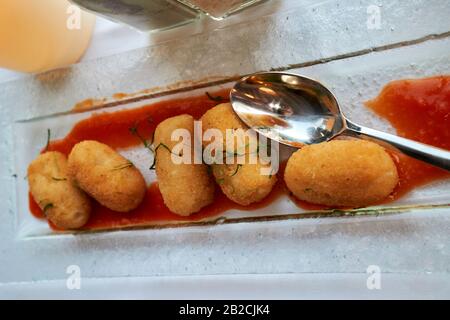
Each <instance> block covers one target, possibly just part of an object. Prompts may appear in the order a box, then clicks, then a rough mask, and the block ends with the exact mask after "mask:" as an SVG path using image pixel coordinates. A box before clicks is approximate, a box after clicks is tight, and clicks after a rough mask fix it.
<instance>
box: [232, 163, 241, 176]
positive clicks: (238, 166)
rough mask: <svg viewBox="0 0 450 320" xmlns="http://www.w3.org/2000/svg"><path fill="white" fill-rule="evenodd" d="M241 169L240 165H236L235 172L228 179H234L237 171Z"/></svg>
mask: <svg viewBox="0 0 450 320" xmlns="http://www.w3.org/2000/svg"><path fill="white" fill-rule="evenodd" d="M241 168H242V164H238V165H237V167H236V170H235V171H234V172H233V174H232V175H231V176H230V177H234V176H235V175H237V173H238V171H239V169H241Z"/></svg>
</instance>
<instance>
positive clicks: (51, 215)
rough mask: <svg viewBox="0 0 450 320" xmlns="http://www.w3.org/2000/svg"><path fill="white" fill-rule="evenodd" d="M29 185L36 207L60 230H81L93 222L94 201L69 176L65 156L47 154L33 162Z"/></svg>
mask: <svg viewBox="0 0 450 320" xmlns="http://www.w3.org/2000/svg"><path fill="white" fill-rule="evenodd" d="M28 184H29V186H30V192H31V194H32V196H33V198H34V200H35V201H36V203H37V204H38V205H39V207H40V208H41V209H42V210H43V212H44V214H45V216H46V217H47V218H48V219H49V220H50V221H51V222H52V223H53V224H54V225H55V226H57V227H58V228H61V229H78V228H81V227H82V226H84V225H85V224H86V223H87V221H88V220H89V216H90V214H91V204H90V200H89V198H88V196H87V195H86V194H85V193H84V192H83V191H82V190H80V189H79V188H78V187H77V186H76V185H75V183H74V182H73V181H72V179H71V178H70V176H69V175H68V170H67V159H66V156H65V155H63V154H62V153H60V152H46V153H44V154H41V155H39V156H38V157H37V158H36V159H35V160H34V161H33V162H31V164H30V165H29V167H28Z"/></svg>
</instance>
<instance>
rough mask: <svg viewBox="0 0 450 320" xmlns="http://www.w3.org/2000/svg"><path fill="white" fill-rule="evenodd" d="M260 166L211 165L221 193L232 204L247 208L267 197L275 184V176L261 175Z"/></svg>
mask: <svg viewBox="0 0 450 320" xmlns="http://www.w3.org/2000/svg"><path fill="white" fill-rule="evenodd" d="M263 167H264V166H263V165H262V164H259V163H257V164H244V165H239V164H233V165H226V164H221V165H220V164H219V165H217V164H215V165H214V164H213V165H212V166H211V168H212V172H213V174H214V177H215V178H216V182H217V183H218V184H219V185H220V187H221V189H222V192H223V193H224V194H225V195H226V196H227V198H228V199H230V200H231V201H233V202H236V203H237V204H240V205H241V206H248V205H250V204H252V203H256V202H259V201H261V200H263V199H264V198H265V197H267V196H268V195H269V193H270V192H271V191H272V188H273V186H274V185H275V183H276V182H277V178H276V176H275V175H262V174H261V169H262V168H263Z"/></svg>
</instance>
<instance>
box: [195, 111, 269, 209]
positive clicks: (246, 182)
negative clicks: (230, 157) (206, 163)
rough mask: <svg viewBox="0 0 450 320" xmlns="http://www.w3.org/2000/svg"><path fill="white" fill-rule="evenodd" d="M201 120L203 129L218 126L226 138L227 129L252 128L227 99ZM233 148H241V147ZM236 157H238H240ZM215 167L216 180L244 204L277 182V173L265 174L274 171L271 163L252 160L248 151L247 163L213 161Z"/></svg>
mask: <svg viewBox="0 0 450 320" xmlns="http://www.w3.org/2000/svg"><path fill="white" fill-rule="evenodd" d="M201 121H202V129H203V132H206V131H207V130H208V129H218V130H220V132H221V133H222V137H223V139H224V140H225V139H226V131H227V130H230V129H232V130H236V129H244V130H247V129H248V127H247V126H246V125H245V124H244V123H243V122H242V121H241V120H240V119H239V118H238V116H237V115H236V113H235V112H234V111H233V108H232V106H231V104H230V103H223V104H220V105H218V106H216V107H214V108H212V109H210V110H209V111H208V112H206V113H205V114H204V115H203V117H202V118H201ZM246 142H248V140H247V141H246ZM226 145H227V143H226V141H224V142H223V146H224V149H226ZM232 151H233V152H237V149H234V150H232ZM245 152H246V153H249V152H251V148H249V147H246V148H245ZM237 153H238V154H240V153H241V152H240V151H239V152H237ZM235 160H236V161H237V157H235ZM257 160H258V159H257ZM211 168H212V172H213V175H214V177H215V179H216V182H217V183H218V184H219V186H220V188H221V189H222V192H223V193H224V194H225V195H226V196H227V198H228V199H230V200H231V201H233V202H236V203H237V204H240V205H243V206H248V205H250V204H252V203H255V202H259V201H261V200H263V199H264V198H265V197H267V196H268V195H269V193H270V192H271V191H272V188H273V186H274V185H275V183H276V182H277V177H276V175H275V174H273V175H263V174H261V172H262V169H263V168H265V169H266V171H270V164H267V165H263V164H261V163H260V161H257V163H252V162H250V159H249V157H248V156H247V155H245V160H244V163H243V164H237V163H235V164H232V165H230V164H213V165H212V166H211Z"/></svg>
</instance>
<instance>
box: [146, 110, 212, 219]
mask: <svg viewBox="0 0 450 320" xmlns="http://www.w3.org/2000/svg"><path fill="white" fill-rule="evenodd" d="M176 129H186V130H187V131H188V132H189V134H190V135H191V137H192V143H191V147H190V148H191V160H192V162H191V163H174V161H173V159H172V156H174V157H176V156H177V155H173V153H172V149H173V148H174V147H175V145H177V144H178V143H179V141H172V139H171V136H172V133H173V132H174V131H175V130H176ZM193 138H194V118H192V117H191V116H190V115H180V116H176V117H172V118H169V119H167V120H165V121H163V122H161V123H160V124H159V125H158V126H157V128H156V131H155V139H154V143H153V144H154V148H155V150H156V175H157V177H158V185H159V189H160V191H161V194H162V196H163V199H164V203H165V204H166V206H167V207H168V208H169V209H170V211H172V212H173V213H175V214H178V215H180V216H189V215H191V214H193V213H195V212H198V211H199V210H200V209H202V208H203V207H205V206H207V205H209V204H211V203H212V202H213V201H214V181H212V179H211V177H210V175H209V173H208V167H207V166H206V165H205V164H203V163H201V164H194V163H193V161H194V158H193Z"/></svg>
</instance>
